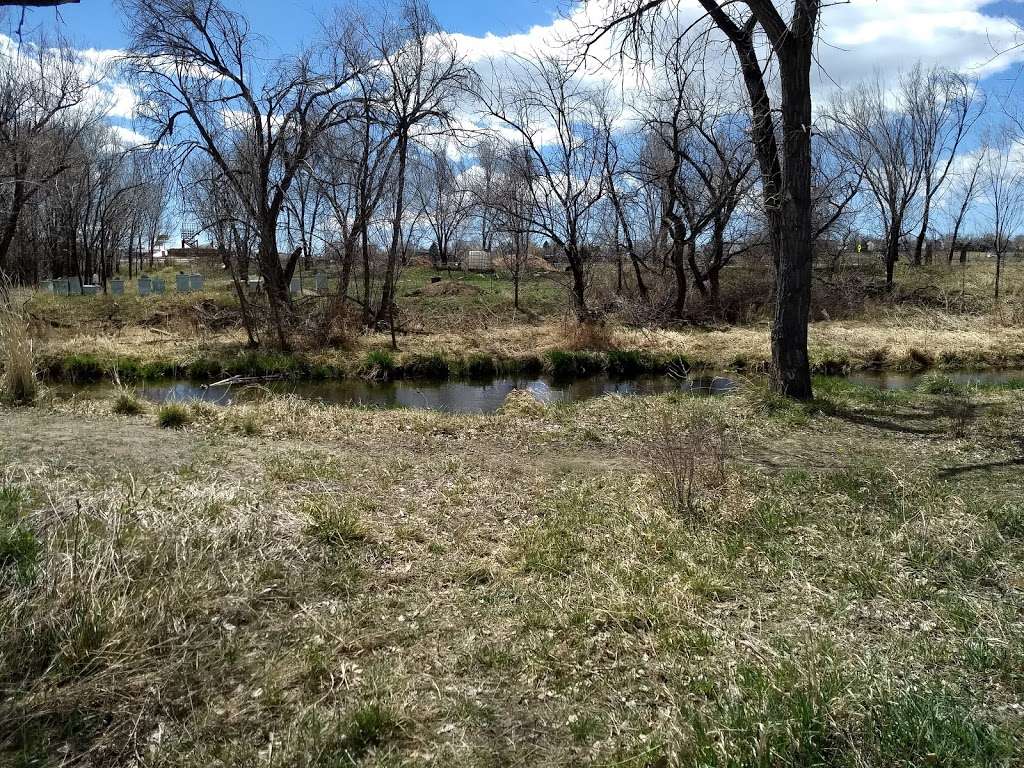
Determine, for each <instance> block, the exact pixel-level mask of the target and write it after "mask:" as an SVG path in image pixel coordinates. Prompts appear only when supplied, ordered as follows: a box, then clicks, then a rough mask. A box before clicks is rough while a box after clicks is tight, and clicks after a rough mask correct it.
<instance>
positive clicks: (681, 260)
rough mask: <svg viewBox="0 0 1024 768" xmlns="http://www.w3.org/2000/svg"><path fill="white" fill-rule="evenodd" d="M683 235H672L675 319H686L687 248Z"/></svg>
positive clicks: (673, 313)
mask: <svg viewBox="0 0 1024 768" xmlns="http://www.w3.org/2000/svg"><path fill="white" fill-rule="evenodd" d="M686 246H687V241H686V239H685V238H683V237H676V236H675V235H673V236H672V271H673V273H675V278H676V301H675V305H674V306H673V308H672V315H673V317H675V318H676V319H677V320H684V319H686V290H687V285H686V264H687V261H686V252H687V250H689V249H688V248H687V247H686Z"/></svg>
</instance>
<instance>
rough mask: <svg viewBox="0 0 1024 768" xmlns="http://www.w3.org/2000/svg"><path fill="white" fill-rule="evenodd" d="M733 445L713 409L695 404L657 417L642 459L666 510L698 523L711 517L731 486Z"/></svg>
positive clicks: (643, 449) (718, 413)
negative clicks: (730, 467)
mask: <svg viewBox="0 0 1024 768" xmlns="http://www.w3.org/2000/svg"><path fill="white" fill-rule="evenodd" d="M732 442H733V440H732V436H731V435H730V434H729V430H728V427H727V425H726V423H725V419H724V418H723V416H722V414H721V412H720V411H718V410H717V409H715V408H713V407H712V404H710V403H704V402H701V401H699V400H694V401H692V402H689V403H687V410H685V411H678V410H667V409H666V410H660V411H658V412H656V413H655V414H654V415H653V417H652V424H651V430H650V435H649V437H648V438H647V440H646V442H645V443H644V445H643V447H642V450H641V457H642V460H643V462H644V463H645V464H646V466H647V469H648V471H649V472H650V473H651V475H652V476H653V477H654V481H655V487H656V489H657V493H658V496H659V497H660V499H661V502H662V504H663V505H664V507H665V509H667V510H669V511H670V512H673V513H676V514H679V515H683V516H685V517H687V518H689V519H691V520H695V521H696V520H703V519H707V518H708V517H709V516H710V515H711V514H713V513H714V512H715V511H716V510H717V509H718V507H719V505H720V504H721V501H722V497H723V494H724V491H725V487H726V483H727V481H728V467H727V460H728V459H729V457H730V455H731V454H732V453H733V450H732V448H733V446H732Z"/></svg>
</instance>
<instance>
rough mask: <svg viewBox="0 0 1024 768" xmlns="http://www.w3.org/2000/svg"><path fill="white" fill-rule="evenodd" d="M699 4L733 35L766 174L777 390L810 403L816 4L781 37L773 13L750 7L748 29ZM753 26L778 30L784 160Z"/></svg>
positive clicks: (802, 5)
mask: <svg viewBox="0 0 1024 768" xmlns="http://www.w3.org/2000/svg"><path fill="white" fill-rule="evenodd" d="M700 3H701V5H702V6H703V7H704V8H705V10H707V11H708V13H709V14H710V15H711V17H712V19H713V20H714V21H715V23H716V24H717V25H718V26H719V28H721V29H723V30H726V31H727V33H728V34H729V37H730V39H731V40H732V42H733V46H734V47H735V49H736V54H737V57H738V58H739V63H740V69H741V71H742V73H743V82H744V85H745V87H746V89H747V95H748V97H749V98H750V108H751V117H752V121H751V137H752V139H753V143H754V149H755V153H756V155H757V161H758V165H759V166H760V170H761V179H762V182H761V183H762V190H763V195H764V205H765V211H766V214H767V220H768V242H769V247H770V248H771V252H772V260H773V262H774V266H775V317H774V320H773V322H772V330H771V343H772V366H773V369H774V371H773V372H774V385H775V387H776V389H777V390H778V391H779V392H780V393H781V394H783V395H785V396H787V397H792V398H796V399H800V400H807V399H810V398H811V396H812V391H811V367H810V359H809V356H808V353H807V323H808V320H809V318H810V304H811V302H810V296H811V259H812V252H813V246H812V242H811V239H812V232H813V230H812V227H811V196H810V190H811V85H810V79H811V78H810V73H811V58H812V54H813V50H814V35H815V30H816V26H817V12H818V2H817V0H796V3H795V4H794V8H793V19H792V22H791V24H790V26H789V27H788V28H787V29H785V30H784V31H782V32H780V31H779V30H778V29H776V26H777V25H776V24H774V23H773V22H774V20H773V19H772V18H770V17H771V16H772V14H771V13H769V12H767V11H765V10H764V9H760V8H758V7H757V6H755V5H754V4H753V3H750V4H749V5H750V8H751V11H752V16H751V23H748V24H746V25H744V27H742V28H740V27H737V26H736V25H735V24H734V23H733V22H732V21H731V20H730V19H729V17H728V16H727V15H726V13H725V11H724V10H723V9H722V6H721V5H719V4H718V3H717V2H714V1H713V0H700ZM776 19H777V15H776ZM755 20H756V21H760V22H761V24H762V26H765V21H766V20H768V21H769V23H770V26H771V27H772V29H773V39H772V47H773V48H774V50H775V55H776V58H777V60H778V67H779V74H780V78H779V79H780V82H781V88H782V103H781V108H782V109H781V111H782V141H783V149H782V152H781V155H780V152H779V146H778V140H777V138H776V133H775V120H774V118H773V111H772V104H771V99H770V97H769V95H768V89H767V87H766V85H765V80H764V69H763V68H762V66H761V62H760V60H759V58H758V55H757V49H756V47H755V45H754V26H755V25H754V23H753V22H754V21H755ZM766 31H768V28H767V26H766Z"/></svg>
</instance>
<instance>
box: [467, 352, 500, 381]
mask: <svg viewBox="0 0 1024 768" xmlns="http://www.w3.org/2000/svg"><path fill="white" fill-rule="evenodd" d="M497 372H498V367H497V366H496V365H495V364H494V359H493V358H492V357H490V356H488V355H483V354H479V353H477V354H475V355H470V356H469V359H468V360H467V361H466V375H467V376H468V377H469V378H471V379H490V378H493V377H494V375H495V374H496V373H497Z"/></svg>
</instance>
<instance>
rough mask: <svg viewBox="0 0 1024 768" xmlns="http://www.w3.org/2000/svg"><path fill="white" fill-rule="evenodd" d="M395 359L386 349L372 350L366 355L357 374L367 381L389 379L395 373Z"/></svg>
mask: <svg viewBox="0 0 1024 768" xmlns="http://www.w3.org/2000/svg"><path fill="white" fill-rule="evenodd" d="M395 367H396V365H395V358H394V357H393V356H392V355H391V353H390V352H388V351H387V350H386V349H373V350H370V351H369V352H367V353H366V357H365V358H364V359H363V364H362V365H361V366H359V373H360V375H361V376H364V377H366V378H368V379H375V380H383V381H386V380H387V379H390V378H391V377H392V375H393V374H394V372H395Z"/></svg>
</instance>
